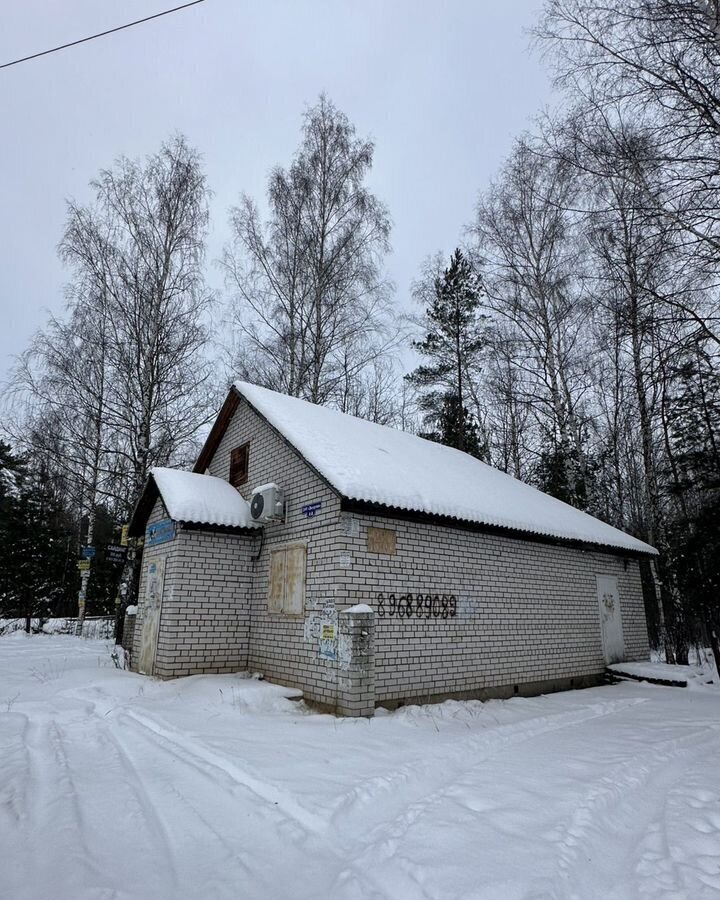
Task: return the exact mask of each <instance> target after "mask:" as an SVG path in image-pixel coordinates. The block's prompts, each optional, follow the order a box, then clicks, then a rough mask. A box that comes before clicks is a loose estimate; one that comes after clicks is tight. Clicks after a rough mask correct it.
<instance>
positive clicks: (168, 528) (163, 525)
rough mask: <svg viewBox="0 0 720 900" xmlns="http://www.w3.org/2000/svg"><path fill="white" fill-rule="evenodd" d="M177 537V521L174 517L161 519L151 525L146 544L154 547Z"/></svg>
mask: <svg viewBox="0 0 720 900" xmlns="http://www.w3.org/2000/svg"><path fill="white" fill-rule="evenodd" d="M174 537H175V522H174V521H173V520H172V519H161V520H160V521H159V522H155V524H154V525H149V526H148V530H147V540H146V542H145V543H146V544H147V546H148V547H154V546H155V545H156V544H164V543H166V541H171V540H172V539H173V538H174Z"/></svg>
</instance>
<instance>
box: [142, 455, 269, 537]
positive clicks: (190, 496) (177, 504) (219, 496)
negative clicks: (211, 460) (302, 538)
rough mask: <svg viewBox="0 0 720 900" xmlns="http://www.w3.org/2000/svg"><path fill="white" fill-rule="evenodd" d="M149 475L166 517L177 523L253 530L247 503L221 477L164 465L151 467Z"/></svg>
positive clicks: (254, 526)
mask: <svg viewBox="0 0 720 900" xmlns="http://www.w3.org/2000/svg"><path fill="white" fill-rule="evenodd" d="M150 475H151V477H152V478H153V480H154V482H155V484H156V486H157V489H158V493H159V494H160V497H161V498H162V501H163V503H164V504H165V508H166V510H167V512H168V515H169V516H170V518H171V519H174V520H175V521H177V522H188V523H193V524H197V525H216V526H219V527H225V528H257V523H256V522H254V521H253V520H252V519H251V518H250V504H249V503H248V502H247V500H245V499H244V498H243V497H242V496H241V495H240V494H239V493H238V491H236V490H235V488H234V487H233V486H232V485H231V484H230V483H229V482H227V481H223V479H222V478H217V477H215V476H214V475H202V474H200V473H197V472H188V471H186V470H184V469H171V468H168V467H165V466H154V467H153V468H152V469H151V470H150Z"/></svg>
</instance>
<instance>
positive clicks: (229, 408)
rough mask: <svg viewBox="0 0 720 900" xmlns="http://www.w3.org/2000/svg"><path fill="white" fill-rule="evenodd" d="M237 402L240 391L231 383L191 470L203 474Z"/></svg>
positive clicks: (238, 401) (225, 429)
mask: <svg viewBox="0 0 720 900" xmlns="http://www.w3.org/2000/svg"><path fill="white" fill-rule="evenodd" d="M239 403H240V393H239V392H238V390H237V389H236V388H235V386H234V385H233V386H232V387H231V388H230V390H229V392H228V395H227V397H226V398H225V402H224V403H223V405H222V406H221V407H220V412H219V413H218V417H217V419H215V423H214V424H213V427H212V428H211V429H210V434H209V435H208V436H207V440H206V441H205V443H204V444H203V448H202V450H201V451H200V455H199V456H198V458H197V462H196V463H195V466H194V467H193V472H197V473H199V474H200V475H204V474H205V470H206V469H207V467H208V465H209V464H210V460H211V459H212V458H213V455H214V454H215V451H216V450H217V448H218V445H219V444H220V441H221V440H222V439H223V435H224V434H225V432H226V431H227V427H228V425H229V424H230V419H232V417H233V413H234V412H235V410H236V409H237V408H238V405H239Z"/></svg>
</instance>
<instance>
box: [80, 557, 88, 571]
mask: <svg viewBox="0 0 720 900" xmlns="http://www.w3.org/2000/svg"><path fill="white" fill-rule="evenodd" d="M77 567H78V569H80V571H81V572H87V571H88V570H89V569H90V560H89V559H79V560H78V564H77Z"/></svg>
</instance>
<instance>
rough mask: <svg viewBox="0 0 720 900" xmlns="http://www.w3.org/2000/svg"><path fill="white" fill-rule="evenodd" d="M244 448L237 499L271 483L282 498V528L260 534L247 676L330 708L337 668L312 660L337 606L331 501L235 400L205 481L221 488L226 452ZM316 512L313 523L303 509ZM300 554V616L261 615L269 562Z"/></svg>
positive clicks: (336, 540) (336, 515)
mask: <svg viewBox="0 0 720 900" xmlns="http://www.w3.org/2000/svg"><path fill="white" fill-rule="evenodd" d="M246 442H249V444H250V447H249V456H248V480H247V483H246V484H245V485H244V486H243V487H242V488H241V493H242V494H243V496H244V497H245V498H246V499H248V500H249V499H250V494H251V492H252V489H253V488H255V487H257V486H258V485H261V484H266V483H268V482H272V481H274V482H276V483H277V485H278V486H279V487H280V488H282V489H283V490H284V491H285V500H286V508H287V517H286V522H285V523H283V524H275V525H268V526H266V527H265V529H264V538H263V542H262V549H261V550H260V553H259V556H258V558H257V560H256V561H255V562H254V564H253V565H254V577H253V589H252V593H251V600H250V602H251V627H250V637H249V653H248V668H250V669H251V670H254V671H260V672H262V673H263V674H264V675H265V676H267V677H268V678H269V679H272V680H273V681H276V682H278V683H279V684H286V685H291V686H294V687H299V688H301V689H302V691H303V693H304V695H305V697H306V698H307V699H309V700H312V701H314V702H316V703H321V704H325V705H328V706H331V707H334V706H335V703H336V699H337V667H336V664H335V662H334V661H331V660H327V659H324V658H320V656H319V654H318V634H317V629H318V627H319V621H320V619H321V618H322V617H323V611H324V610H327V609H328V608H330V609H331V608H333V607H334V604H335V603H336V601H337V596H336V591H337V585H338V576H337V573H338V566H340V565H342V564H343V560H344V558H345V546H346V538H345V535H344V532H343V529H342V522H341V515H340V501H339V498H338V496H337V495H336V494H335V493H334V491H332V490H331V489H330V488H329V487H328V486H327V484H326V483H325V482H324V481H323V480H322V479H321V478H319V477H318V476H317V474H316V473H315V472H314V471H313V470H312V469H311V468H310V467H309V466H308V465H307V463H306V462H304V461H303V459H302V458H301V457H300V456H299V455H298V453H297V452H296V451H295V450H293V449H292V448H291V447H290V446H289V445H288V444H287V443H286V442H285V441H284V440H283V439H282V438H281V437H280V436H279V435H278V434H276V433H275V431H274V430H273V429H272V428H271V427H270V426H269V425H268V424H267V423H266V422H265V420H264V419H263V418H262V417H261V416H259V415H258V414H257V413H256V412H255V411H254V410H253V409H252V407H250V406H249V405H248V404H247V403H246V401H244V400H241V401H240V404H239V406H238V408H237V410H236V411H235V413H234V415H233V417H232V420H231V421H230V423H229V425H228V428H227V430H226V432H225V434H224V436H223V438H222V440H221V442H220V444H219V446H218V448H217V450H216V451H215V453H214V454H213V457H212V459H211V461H210V464H209V466H208V474H210V475H216V476H217V477H218V478H222V479H224V480H226V481H227V480H228V477H229V472H230V452H231V450H232V449H233V448H234V447H239V446H241V445H242V444H244V443H246ZM312 504H315V505H316V504H320V505H319V507H317V506H316V508H315V509H316V511H315V512H314V514H313V515H308V514H307V512H308V511H307V510H306V512H303V507H307V506H309V505H312ZM295 543H302V544H304V545H305V546H306V547H307V577H306V589H305V611H304V614H303V615H298V616H289V615H286V614H282V613H272V612H270V611H269V610H268V588H269V580H270V578H269V572H270V559H271V554H272V552H273V550H276V549H278V548H280V547H283V546H286V545H288V544H295Z"/></svg>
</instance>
